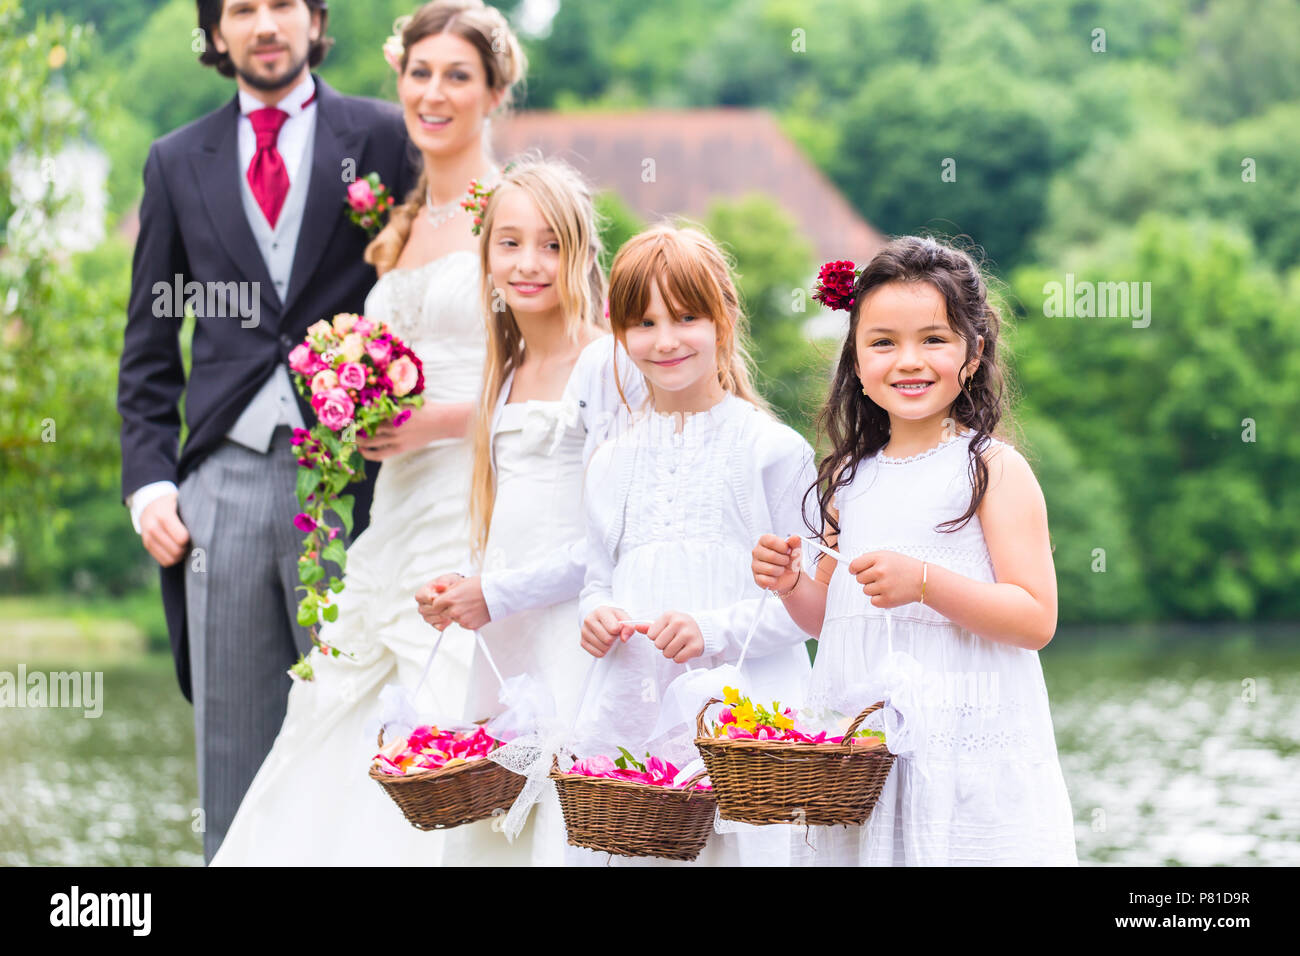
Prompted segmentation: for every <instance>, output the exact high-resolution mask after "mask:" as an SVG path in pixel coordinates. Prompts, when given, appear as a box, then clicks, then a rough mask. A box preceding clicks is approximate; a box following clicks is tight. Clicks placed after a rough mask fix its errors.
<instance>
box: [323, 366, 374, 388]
mask: <svg viewBox="0 0 1300 956" xmlns="http://www.w3.org/2000/svg"><path fill="white" fill-rule="evenodd" d="M324 374H325V373H324V372H322V373H321V375H324ZM316 377H317V378H320V375H318V376H316ZM336 381H337V383H338V384H339V385H342V386H343V387H344V388H362V387H364V386H365V384H366V370H365V369H363V368H362V367H361V366H360V365H358V364H357V363H356V362H344V363H343V364H342V365H340V366H339V374H338V378H337V379H336ZM315 385H316V383H315V381H313V382H312V386H313V387H312V391H315V390H316V389H315Z"/></svg>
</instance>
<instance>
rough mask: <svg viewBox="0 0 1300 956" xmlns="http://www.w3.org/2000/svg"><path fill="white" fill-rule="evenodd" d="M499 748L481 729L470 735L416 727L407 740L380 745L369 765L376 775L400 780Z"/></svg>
mask: <svg viewBox="0 0 1300 956" xmlns="http://www.w3.org/2000/svg"><path fill="white" fill-rule="evenodd" d="M500 746H501V741H500V740H497V739H496V738H495V737H493V736H492V735H491V734H489V733H488V732H487V731H486V730H484V729H483V728H482V727H476V728H474V729H473V730H472V731H465V730H461V731H456V730H439V729H438V728H437V727H432V726H425V727H416V728H415V730H413V731H411V735H410V736H409V737H406V738H405V739H403V738H398V739H396V740H393V741H391V742H389V743H388V744H385V745H384V748H383V749H382V750H381V751H380V752H379V753H377V754H375V756H374V758H373V760H372V761H371V766H373V767H374V768H375V769H376V770H378V771H379V772H380V773H385V774H390V775H393V776H403V775H405V774H410V773H419V772H420V771H423V770H446V769H447V768H449V767H455V766H457V765H458V764H462V763H468V762H469V761H471V760H482V759H483V758H484V757H486V756H487V755H488V754H489V753H491V752H492V751H493V750H496V749H497V748H498V747H500Z"/></svg>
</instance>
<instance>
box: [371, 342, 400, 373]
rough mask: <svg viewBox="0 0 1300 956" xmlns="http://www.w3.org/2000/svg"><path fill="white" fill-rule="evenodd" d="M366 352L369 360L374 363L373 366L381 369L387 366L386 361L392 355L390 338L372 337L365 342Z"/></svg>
mask: <svg viewBox="0 0 1300 956" xmlns="http://www.w3.org/2000/svg"><path fill="white" fill-rule="evenodd" d="M366 354H367V355H369V356H370V361H372V362H374V363H375V367H376V368H378V369H380V370H381V371H382V370H383V369H385V368H387V367H388V362H389V360H390V359H392V357H393V343H392V340H391V339H374V340H372V341H370V342H367V343H366Z"/></svg>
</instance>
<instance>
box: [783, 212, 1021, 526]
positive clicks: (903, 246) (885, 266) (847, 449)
mask: <svg viewBox="0 0 1300 956" xmlns="http://www.w3.org/2000/svg"><path fill="white" fill-rule="evenodd" d="M890 282H925V283H928V284H929V285H931V286H933V287H934V288H935V289H936V290H938V292H939V293H940V295H942V296H943V299H944V303H945V307H946V311H947V317H948V324H949V325H950V326H952V329H953V331H954V332H956V333H957V334H958V335H959V336H961V338H962V340H963V341H964V342H965V343H966V358H965V360H964V361H963V363H962V364H963V367H964V366H965V365H966V364H968V363H969V362H970V361H971V360H973V359H974V358H975V355H976V351H977V349H978V344H977V339H978V337H979V336H983V337H984V350H983V352H981V353H980V356H979V364H978V366H977V367H976V369H975V371H974V372H973V373H972V374H971V375H970V376H969V378H967V379H966V381H965V382H963V383H962V386H963V387H962V389H961V392H960V393H959V394H958V396H957V398H956V400H955V401H954V402H953V405H952V410H951V412H950V414H951V416H952V418H953V419H954V420H956V421H957V422H958V424H960V425H961V426H963V427H965V428H969V429H973V430H974V432H975V434H974V435H973V436H972V437H971V442H970V448H969V452H970V470H969V473H970V479H971V500H970V505H969V506H968V507H967V509H966V513H965V514H963V515H961V516H960V517H958V518H953V519H952V520H951V521H945V522H944V523H943V524H941V525H939V526H938V530H940V531H943V532H952V531H956V530H958V529H959V528H962V527H964V526H965V525H966V524H967V523H968V522H969V521H970V519H971V518H972V517H973V516H974V515H975V512H976V511H977V510H978V509H979V506H980V503H981V502H982V501H983V500H984V495H985V493H986V492H987V491H988V484H989V468H988V464H987V463H986V462H985V461H984V457H983V455H982V454H981V453H982V452H983V451H984V449H985V448H987V447H988V445H989V439H990V437H991V436H992V435H993V433H994V430H995V429H996V428H997V427H998V424H999V422H1001V421H1003V418H1004V417H1005V415H1006V412H1007V405H1008V398H1007V395H1006V384H1007V377H1006V372H1005V370H1004V368H1003V366H1002V361H1001V358H1000V356H999V355H998V332H999V330H1000V328H1001V324H1002V322H1001V318H1000V316H999V314H998V310H997V309H996V308H995V307H994V306H993V305H992V304H990V302H989V297H988V286H987V284H986V282H985V279H984V276H983V274H982V273H981V271H980V268H979V266H978V265H977V264H976V262H975V260H974V259H973V258H972V257H971V256H970V255H969V254H967V253H966V252H965V251H963V250H961V249H957V248H954V247H952V246H950V245H945V244H944V243H941V242H937V241H935V240H934V239H931V238H928V237H921V236H903V237H901V238H898V239H894V240H893V241H892V242H890V243H889V244H888V245H886V246H885V248H884V249H882V250H881V251H880V252H879V253H877V254H876V256H875V258H874V259H872V260H871V262H869V263H868V264H867V266H866V268H865V269H863V270H862V274H861V275H859V276H858V277H857V281H856V282H855V283H854V286H853V307H852V308H851V309H850V310H849V331H848V335H847V336H846V337H845V339H844V347H843V348H842V349H841V350H840V359H839V364H838V366H837V367H836V369H835V377H834V379H833V380H832V382H831V390H830V394H829V395H828V396H827V398H826V404H825V406H824V407H823V409H822V412H821V415H820V416H819V417H818V429H819V431H821V433H822V434H824V435H825V436H826V437H827V438H828V439H829V443H830V446H831V451H830V453H829V454H828V455H826V457H825V458H823V459H822V460H821V463H820V464H819V465H818V467H817V483H816V484H814V485H813V486H812V487H811V488H809V489H808V491H807V493H806V494H805V495H804V498H805V500H806V499H807V497H808V495H811V494H813V493H814V492H816V493H817V502H818V505H819V506H820V510H821V517H822V521H823V523H824V526H825V528H826V529H828V530H829V531H830V532H834V533H836V534H838V533H839V530H840V529H839V524H838V522H836V521H835V519H834V518H833V517H832V516H831V513H830V503H831V498H832V496H833V495H834V494H835V492H836V491H837V490H839V489H840V488H843V487H846V486H847V485H848V484H849V483H850V482H851V481H852V480H853V476H854V475H855V474H856V473H857V468H858V464H859V463H860V462H862V461H864V460H866V459H868V458H870V457H871V456H872V455H874V454H875V453H876V452H878V451H880V449H882V448H884V447H885V445H887V444H888V443H889V430H890V429H889V413H888V412H886V411H885V410H884V409H883V408H881V407H880V406H879V405H877V404H876V403H875V402H874V401H872V400H871V399H870V398H869V397H868V396H866V395H863V394H862V388H861V383H860V382H859V381H858V377H857V373H856V371H855V359H856V357H857V345H856V343H857V331H858V318H859V316H860V315H861V312H862V303H863V301H864V300H865V299H866V298H867V296H868V294H869V293H870V292H871V291H872V290H874V289H876V288H879V287H880V286H882V285H885V284H886V283H890ZM812 530H813V531H814V533H816V532H817V529H812ZM824 533H825V532H823V534H824Z"/></svg>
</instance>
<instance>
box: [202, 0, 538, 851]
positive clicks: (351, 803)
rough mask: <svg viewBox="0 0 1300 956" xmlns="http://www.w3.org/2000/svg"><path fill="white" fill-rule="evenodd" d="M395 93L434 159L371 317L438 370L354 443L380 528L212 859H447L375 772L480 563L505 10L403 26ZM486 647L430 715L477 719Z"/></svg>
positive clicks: (517, 67) (392, 233) (400, 220)
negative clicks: (474, 705)
mask: <svg viewBox="0 0 1300 956" xmlns="http://www.w3.org/2000/svg"><path fill="white" fill-rule="evenodd" d="M401 43H402V52H401V54H400V57H399V56H396V55H394V56H393V57H391V61H392V62H393V65H394V68H395V69H397V70H398V74H399V75H398V81H397V94H398V99H399V100H400V102H401V106H402V114H403V117H404V119H405V122H406V130H407V134H408V135H409V137H410V140H411V142H412V143H413V144H414V145H415V146H416V147H418V149H419V151H420V154H421V158H422V160H423V164H424V171H423V174H422V175H421V177H420V182H419V184H418V185H417V186H416V188H415V190H413V191H412V193H411V195H410V196H409V197H408V198H407V200H406V202H405V204H404V205H402V206H399V207H397V208H395V209H394V210H393V214H392V218H391V220H390V222H389V224H388V226H387V227H386V228H385V229H384V230H383V231H382V232H381V233H380V234H379V235H378V236H376V237H375V240H374V241H373V242H372V243H371V244H370V246H369V247H368V248H367V249H366V260H367V261H368V262H371V263H372V264H373V265H374V266H375V268H376V271H377V272H378V273H379V277H380V278H379V281H378V282H376V283H375V286H374V288H373V289H372V290H371V291H370V294H369V296H368V297H367V298H366V304H365V312H366V314H367V316H369V317H370V318H374V319H382V320H384V321H386V322H387V323H388V324H389V325H390V326H391V327H392V329H393V331H394V333H395V334H396V335H398V336H400V337H401V338H402V339H404V340H405V341H406V343H407V344H408V345H410V346H411V348H412V349H414V350H415V352H416V354H417V355H419V357H420V360H421V362H422V363H423V364H424V378H425V391H424V405H423V406H422V407H421V408H419V409H418V410H416V411H415V413H414V414H413V415H412V416H411V418H410V419H409V420H408V421H407V422H406V423H405V424H403V425H402V426H401V427H400V428H393V427H392V426H384V427H382V428H380V429H378V430H377V431H376V433H375V434H374V435H373V436H371V437H369V438H362V439H360V440H359V441H358V449H359V450H360V452H361V454H362V455H363V456H364V457H366V458H368V459H370V460H372V461H382V462H383V466H382V467H381V468H380V471H379V477H378V478H377V479H376V482H375V494H374V503H373V504H372V506H371V512H370V526H369V527H368V528H367V529H366V531H365V532H364V533H363V534H361V535H360V536H359V537H358V538H357V539H356V541H354V542H353V544H352V546H351V547H350V548H349V549H348V562H347V574H346V577H345V580H344V583H345V587H344V590H343V592H342V594H340V595H339V599H338V601H337V603H338V605H339V617H338V620H337V621H336V622H334V623H333V624H326V625H325V626H324V627H323V628H322V630H321V634H320V637H321V641H322V642H323V643H325V644H327V645H329V646H331V647H337V648H339V650H340V651H341V652H342V653H341V654H340V655H339V656H338V657H326V656H325V655H323V654H321V653H319V652H318V651H315V650H313V651H312V653H311V655H310V658H309V660H310V663H311V665H312V668H313V670H314V672H315V679H314V680H312V681H309V682H298V683H295V684H294V686H293V689H292V690H291V692H290V694H289V705H288V712H287V714H286V716H285V720H284V724H283V725H282V727H281V729H280V734H279V736H278V737H277V738H276V741H275V745H274V746H273V747H272V749H271V752H270V754H269V755H268V756H267V758H266V761H265V762H264V763H263V764H262V767H261V769H260V770H259V771H258V773H257V776H256V778H255V779H254V780H253V783H252V786H251V787H249V790H248V793H247V794H246V795H245V797H244V800H243V803H242V804H241V805H240V808H239V812H238V813H237V814H236V816H235V819H234V822H233V824H232V825H231V827H230V830H229V832H228V833H227V835H226V839H225V842H224V843H223V844H222V846H221V849H220V851H219V852H218V853H217V855H216V857H215V858H214V859H213V861H212V862H213V865H249V864H272V865H281V864H300V865H331V864H348V865H352V864H387V865H403V864H411V865H437V864H438V863H439V862H440V861H441V858H442V847H443V834H442V833H440V832H438V831H433V832H424V831H420V830H416V829H415V828H414V827H412V826H411V825H410V824H409V823H407V822H406V819H405V818H404V817H403V816H402V814H401V812H400V811H399V810H398V808H397V807H396V806H395V805H394V804H393V803H392V802H391V800H390V799H389V798H388V796H387V795H386V794H385V793H384V791H383V790H382V789H381V788H380V787H379V786H378V785H376V784H375V783H374V781H372V780H371V779H370V778H369V777H368V776H367V773H366V769H367V766H368V764H369V759H370V757H372V756H373V755H374V753H375V752H376V750H377V747H376V739H375V734H376V732H377V730H378V727H379V693H380V691H381V690H382V689H383V687H384V686H385V685H387V684H390V683H398V684H401V685H402V686H403V687H404V688H406V689H408V690H415V688H416V685H417V684H418V683H419V681H420V676H421V671H422V670H423V668H424V664H425V660H426V658H427V655H428V653H429V650H430V648H431V647H432V642H433V638H434V637H435V636H436V635H435V632H433V631H432V630H431V629H430V628H429V627H428V626H427V625H426V624H425V623H424V621H423V620H422V619H421V618H420V615H419V612H418V609H417V607H416V604H415V602H414V600H413V599H412V596H413V595H414V594H415V592H416V591H417V590H419V588H420V587H421V585H423V584H424V583H425V582H427V581H429V580H430V579H431V578H433V577H434V576H435V575H436V574H438V573H440V572H442V571H445V570H446V569H447V568H449V567H457V566H459V565H461V564H463V563H465V560H466V558H467V556H468V553H469V529H468V521H467V502H468V500H469V475H470V468H471V454H470V446H469V443H468V441H467V440H466V437H465V436H466V433H467V431H468V423H469V420H470V418H471V417H472V415H473V410H474V401H475V398H476V396H477V394H478V391H479V390H480V386H481V377H482V369H483V359H484V354H485V353H484V349H485V345H484V341H485V339H484V327H483V319H482V315H481V308H482V306H481V303H482V299H481V292H480V287H481V269H480V266H479V253H478V240H477V239H476V238H475V236H474V235H473V234H472V232H471V229H470V225H471V223H470V220H469V214H468V213H466V212H465V211H464V210H463V209H462V208H461V206H460V203H461V200H462V199H464V198H465V195H466V191H467V187H468V185H469V181H470V180H471V179H477V180H479V181H480V182H486V184H487V185H489V186H491V185H493V184H494V183H495V181H496V179H497V178H498V177H499V173H498V171H497V170H496V169H495V167H494V166H493V164H492V161H491V157H490V147H489V143H488V137H487V129H488V120H487V117H488V115H489V114H490V113H492V112H493V111H494V110H496V109H498V108H500V107H502V106H504V105H508V100H509V97H510V92H511V89H512V87H513V86H514V85H515V84H516V83H517V82H518V81H519V80H521V79H522V78H523V74H524V70H525V65H526V64H525V59H524V55H523V52H522V50H521V49H520V47H519V44H518V42H517V41H516V39H515V37H514V35H513V34H512V33H511V32H510V28H509V26H508V25H507V23H506V20H505V18H504V17H503V16H502V15H501V14H500V13H499V12H498V11H497V10H496V9H494V8H492V7H486V6H484V5H483V4H482V2H481V0H435V2H433V3H428V4H425V5H424V6H423V7H421V8H420V9H419V10H417V11H416V13H415V14H414V15H413V16H412V17H411V18H410V19H409V20H408V21H407V23H406V24H405V26H404V28H402V31H401ZM473 651H474V648H473V644H472V637H471V636H470V634H469V633H468V632H465V631H460V630H458V629H456V628H454V627H450V628H448V629H447V631H446V634H445V637H444V639H443V642H442V644H441V647H440V649H439V651H438V656H437V659H436V660H435V661H434V663H433V667H432V669H431V670H430V672H429V674H428V677H427V678H426V679H425V681H424V683H423V685H422V686H421V689H420V694H419V697H418V699H417V700H416V708H417V710H418V711H419V713H420V714H421V715H426V714H430V713H433V714H441V713H454V714H456V715H459V714H460V712H461V711H462V710H463V709H464V703H465V688H466V686H467V682H468V675H469V667H470V662H471V660H472V657H473Z"/></svg>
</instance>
